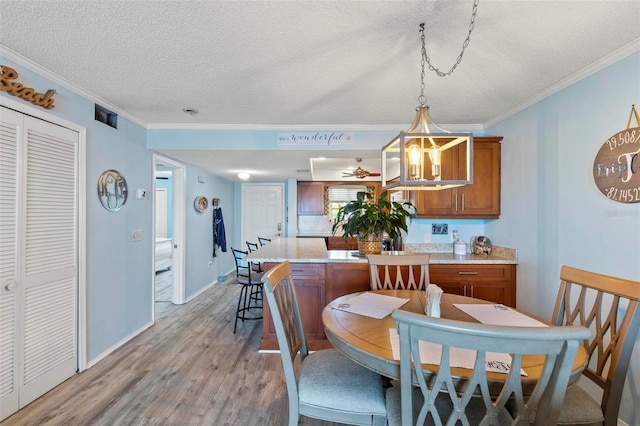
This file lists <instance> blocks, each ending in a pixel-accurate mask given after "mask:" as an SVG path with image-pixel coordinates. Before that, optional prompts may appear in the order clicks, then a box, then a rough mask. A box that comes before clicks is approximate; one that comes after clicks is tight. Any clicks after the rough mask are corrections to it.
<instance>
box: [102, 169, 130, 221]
mask: <svg viewBox="0 0 640 426" xmlns="http://www.w3.org/2000/svg"><path fill="white" fill-rule="evenodd" d="M128 194H129V191H128V189H127V181H126V180H125V178H124V176H123V175H122V173H120V172H119V171H117V170H105V171H104V172H103V173H102V174H101V175H100V177H99V178H98V198H99V199H100V204H102V207H104V208H105V209H107V210H109V211H111V212H115V211H118V210H120V209H121V208H122V206H124V203H126V202H127V196H128Z"/></svg>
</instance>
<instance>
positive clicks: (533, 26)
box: [0, 0, 640, 181]
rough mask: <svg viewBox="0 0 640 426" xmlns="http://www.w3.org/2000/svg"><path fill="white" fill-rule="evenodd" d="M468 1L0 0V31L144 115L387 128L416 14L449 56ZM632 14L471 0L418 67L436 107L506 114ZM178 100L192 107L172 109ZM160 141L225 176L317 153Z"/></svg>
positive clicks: (446, 43) (141, 118) (412, 94)
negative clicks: (199, 148)
mask: <svg viewBox="0 0 640 426" xmlns="http://www.w3.org/2000/svg"><path fill="white" fill-rule="evenodd" d="M472 4H473V1H472V0H461V1H455V2H454V1H193V0H186V1H177V0H176V1H140V0H135V1H120V0H118V1H115V0H101V1H85V2H80V1H62V0H52V1H39V0H30V1H14V0H2V8H1V9H0V44H1V45H2V46H6V47H8V48H9V49H10V50H11V51H13V52H15V53H17V54H19V55H22V56H24V57H26V58H28V59H29V60H32V61H34V62H35V63H37V64H39V65H41V66H42V67H44V68H46V69H48V70H50V71H51V72H53V73H55V74H57V75H59V76H61V77H62V78H64V79H66V80H68V81H70V82H73V83H74V84H75V85H76V86H78V87H80V88H82V89H84V90H86V91H88V92H90V93H92V94H94V95H95V96H96V97H97V98H98V99H101V100H104V101H105V102H106V103H107V105H113V106H115V107H117V108H118V110H119V111H122V112H124V113H126V115H127V116H128V117H130V118H133V119H135V120H137V121H138V122H140V123H143V124H145V125H149V126H154V125H158V126H159V125H162V126H166V125H180V126H187V125H191V126H197V125H203V126H205V125H206V126H208V127H212V126H215V125H220V126H229V125H232V126H237V127H238V128H242V127H244V128H249V129H251V128H256V127H260V126H280V127H281V128H284V129H286V128H288V127H291V128H294V127H296V126H301V127H305V126H306V127H307V128H313V126H318V127H323V128H326V127H327V126H336V127H339V126H341V125H342V126H346V125H349V126H353V125H361V126H364V127H366V126H386V128H389V126H397V130H398V131H400V130H406V128H407V127H408V125H409V124H410V122H411V120H412V119H413V114H414V108H415V106H416V105H417V97H418V95H419V94H420V39H419V33H418V26H419V23H420V22H425V23H426V40H427V52H428V54H429V56H430V57H431V58H432V63H433V64H434V65H435V66H436V67H439V68H441V69H443V70H448V69H449V68H450V67H451V66H452V65H453V64H454V63H455V60H456V58H457V56H458V54H459V53H460V48H461V45H462V42H463V40H464V38H465V37H466V34H467V31H468V27H469V19H470V16H471V9H472ZM639 22H640V2H639V1H637V0H631V1H609V0H607V1H605V0H602V1H577V0H572V1H516V0H504V1H503V0H500V1H498V0H482V1H480V4H479V6H478V16H477V19H476V23H475V29H474V32H473V34H472V35H471V40H470V44H469V47H468V49H467V51H466V53H465V55H464V58H463V60H462V62H461V64H460V65H459V66H458V68H457V69H456V70H455V72H454V73H453V74H452V75H451V76H449V77H446V78H440V77H438V76H437V75H436V74H435V73H433V72H429V71H427V75H426V80H425V83H426V87H425V94H426V95H427V98H428V104H429V105H430V106H431V108H432V114H433V116H434V119H435V121H436V122H437V123H440V124H452V125H459V126H462V127H464V126H465V125H474V124H475V125H482V124H486V123H490V122H492V121H494V120H496V119H498V118H500V117H502V116H505V115H508V114H509V113H510V112H511V111H513V110H514V109H517V108H519V107H520V106H522V105H523V104H526V103H527V102H528V101H530V100H531V99H534V98H536V97H537V96H540V94H541V93H544V92H545V91H547V90H549V88H551V87H553V86H554V85H557V84H559V83H561V82H562V81H563V80H565V79H567V78H571V76H574V75H575V74H576V73H579V72H580V71H581V70H583V69H585V68H586V67H589V66H591V65H592V64H594V63H596V62H598V61H601V60H603V58H606V57H607V56H608V55H610V54H612V53H613V52H615V51H617V50H619V49H621V48H625V47H626V46H628V45H629V44H630V43H635V42H637V41H638V40H639V39H640V25H639V24H638V23H639ZM0 47H1V46H0ZM185 107H190V108H195V109H197V110H199V114H197V115H195V116H191V115H189V114H186V113H184V112H183V111H182V109H183V108H185ZM166 153H167V154H169V155H172V156H173V157H175V158H177V159H180V160H182V161H185V162H187V163H189V164H193V165H195V166H198V167H201V168H203V169H205V170H209V171H211V172H212V173H214V174H217V175H220V176H222V177H225V178H227V179H231V180H236V179H235V176H234V175H233V174H232V173H234V171H235V170H236V169H241V168H251V169H252V170H256V171H258V172H259V173H254V177H253V178H252V180H253V179H255V180H258V181H259V180H263V181H264V180H279V179H283V178H291V177H296V178H298V179H305V176H306V175H304V174H300V173H299V172H297V171H296V170H300V169H311V164H310V161H309V157H312V156H314V155H315V154H313V155H310V153H309V152H308V151H307V152H305V151H277V152H264V151H261V152H260V153H259V154H256V153H251V152H244V151H227V150H222V151H214V152H212V151H210V152H208V153H207V152H194V151H166ZM324 154H325V155H326V153H324ZM332 154H333V155H332V156H338V154H340V155H339V156H340V157H345V158H348V159H349V160H348V161H349V162H351V163H353V166H356V164H355V160H354V158H355V157H364V158H373V159H375V158H376V156H377V157H378V158H379V152H378V153H376V152H375V151H373V152H372V151H369V152H363V151H360V152H349V151H345V152H338V151H334V152H332ZM320 155H322V152H318V153H317V156H320ZM270 159H273V160H274V161H269V160H270ZM327 163H331V162H330V161H329V162H327ZM374 163H377V164H378V167H379V160H377V161H374ZM339 167H343V166H342V165H341V166H339ZM371 167H373V166H371ZM321 168H322V167H321V166H320V163H318V164H315V165H314V167H313V169H314V171H316V172H317V171H318V170H320V169H321ZM365 168H366V167H365ZM338 171H341V170H338ZM371 171H376V170H371ZM378 171H379V170H378ZM260 172H262V173H260ZM303 175H304V176H303ZM308 176H309V177H310V175H308ZM307 178H308V177H307ZM314 178H316V179H318V178H317V177H316V176H314Z"/></svg>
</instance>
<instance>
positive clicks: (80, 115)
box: [0, 56, 234, 362]
mask: <svg viewBox="0 0 640 426" xmlns="http://www.w3.org/2000/svg"><path fill="white" fill-rule="evenodd" d="M0 63H2V64H3V65H7V66H10V67H12V68H14V69H15V70H16V71H17V72H18V74H19V81H20V83H22V84H23V85H25V86H28V87H34V88H37V89H38V90H43V91H46V90H48V89H55V90H56V91H57V93H56V95H55V97H54V99H55V105H56V106H55V108H54V109H53V110H48V111H47V112H48V113H50V114H52V115H54V116H57V117H60V118H62V119H65V120H67V121H70V122H73V123H76V124H78V125H80V126H84V127H86V129H87V154H86V159H87V163H86V182H87V189H86V191H87V193H86V194H85V196H86V199H87V247H86V251H87V264H86V271H87V360H88V361H89V362H91V360H92V359H94V358H96V357H99V356H101V355H104V354H105V351H108V350H109V349H110V348H112V347H113V346H114V345H116V344H118V343H119V342H121V341H122V340H123V339H126V338H128V337H130V336H131V335H132V333H134V332H136V331H137V330H139V329H141V328H142V327H145V326H146V325H148V324H149V323H150V322H151V321H152V320H153V319H152V317H151V315H152V314H151V312H152V303H153V302H152V300H153V297H152V289H153V271H152V270H153V266H152V262H151V259H152V253H153V250H154V243H153V229H152V223H153V221H152V215H153V200H154V198H153V196H151V197H148V198H146V199H143V200H138V199H136V198H135V191H136V189H137V188H143V189H146V190H147V192H148V193H149V194H151V192H152V189H153V182H152V179H153V156H152V154H153V152H152V151H151V150H149V149H147V129H145V128H144V127H142V126H140V125H138V124H136V123H134V122H131V121H129V120H127V119H126V118H124V117H123V116H122V115H120V116H119V117H118V129H114V128H111V127H109V126H107V125H105V124H103V123H100V122H98V121H95V120H94V102H93V101H91V100H89V99H87V98H85V97H83V96H81V95H78V94H77V93H75V92H74V91H72V90H70V89H68V88H66V87H63V86H61V85H59V84H56V83H55V82H52V81H50V80H49V79H47V78H46V77H44V76H42V75H39V74H38V73H36V72H33V71H31V70H30V69H29V68H26V67H24V66H22V65H19V64H17V63H16V62H14V61H12V60H10V59H9V58H7V57H5V56H0ZM0 96H2V97H6V98H8V99H11V100H12V101H17V102H24V103H25V105H29V106H32V105H31V104H29V103H27V102H26V101H22V100H20V99H19V98H17V97H15V96H9V95H7V94H6V93H5V92H0ZM107 108H108V106H107ZM108 169H115V170H118V171H120V172H122V173H123V174H124V176H125V178H126V180H127V185H128V188H129V191H130V192H129V198H128V200H127V203H126V204H125V206H124V207H123V208H122V209H121V210H120V211H117V212H109V211H107V210H105V209H104V208H103V207H102V205H101V204H100V202H99V200H98V196H97V194H96V182H97V180H98V177H99V176H100V174H101V173H102V172H103V171H105V170H108ZM198 175H203V176H204V177H205V179H206V180H207V182H208V183H207V184H206V186H205V187H204V188H203V187H196V185H197V183H195V182H197V176H198ZM187 181H188V182H187V197H188V198H187V204H188V206H189V207H188V209H189V211H190V212H195V210H194V209H193V207H192V206H193V200H194V198H195V195H194V194H196V193H200V192H202V193H203V194H205V195H207V196H208V197H209V198H211V197H212V196H214V195H215V194H218V195H217V196H220V198H223V199H227V200H229V202H228V204H227V208H226V211H225V214H226V215H227V216H230V217H233V216H234V212H233V205H234V200H233V184H232V183H231V182H228V181H225V180H223V179H219V178H216V177H214V176H213V175H210V174H208V173H204V172H202V171H201V170H197V169H194V168H192V167H190V166H187ZM187 216H188V218H187V240H186V251H187V257H186V265H185V267H186V271H187V283H186V297H187V298H189V296H191V295H193V294H195V293H196V292H197V291H199V290H200V289H202V288H203V287H204V286H205V285H206V284H208V283H210V282H212V281H215V280H216V278H217V277H218V275H220V274H222V273H226V272H228V271H230V270H231V269H232V267H233V259H231V258H230V255H229V256H222V257H220V258H217V259H215V260H214V263H213V264H212V265H211V266H208V261H207V260H204V259H203V258H201V256H209V258H210V257H211V252H210V247H211V244H212V243H211V237H210V236H211V223H210V222H211V221H210V220H202V221H196V220H194V218H192V217H191V215H187ZM190 219H191V220H190ZM134 229H140V230H142V235H143V238H142V241H140V242H132V241H131V234H132V231H133V230H134ZM207 245H208V246H207ZM205 246H206V247H205ZM189 255H191V256H193V257H191V258H190V257H189Z"/></svg>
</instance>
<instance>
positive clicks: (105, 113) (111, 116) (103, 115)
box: [95, 104, 118, 129]
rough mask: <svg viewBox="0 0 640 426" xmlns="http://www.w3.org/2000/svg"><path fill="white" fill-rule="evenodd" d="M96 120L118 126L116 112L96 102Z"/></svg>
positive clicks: (114, 126)
mask: <svg viewBox="0 0 640 426" xmlns="http://www.w3.org/2000/svg"><path fill="white" fill-rule="evenodd" d="M95 118H96V121H99V122H101V123H104V124H106V125H107V126H110V127H113V128H114V129H117V128H118V114H116V113H115V112H112V111H109V110H108V109H106V108H105V107H102V106H100V105H98V104H96V116H95Z"/></svg>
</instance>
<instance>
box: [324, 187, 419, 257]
mask: <svg viewBox="0 0 640 426" xmlns="http://www.w3.org/2000/svg"><path fill="white" fill-rule="evenodd" d="M410 207H413V204H411V203H409V202H404V203H398V202H395V201H388V200H387V191H383V192H382V193H381V194H380V196H379V197H378V199H377V200H375V199H374V196H373V195H372V194H370V193H368V192H358V194H357V198H356V199H355V200H353V201H350V202H348V203H347V204H345V205H344V206H342V207H340V208H339V209H338V213H337V215H336V217H335V222H334V223H333V227H332V229H331V231H332V233H333V235H335V234H336V232H337V231H338V230H339V229H342V231H343V238H344V239H345V241H346V240H347V239H348V238H349V237H356V238H357V240H358V251H359V252H360V254H362V255H365V254H377V253H380V252H381V251H382V239H383V237H384V235H385V234H386V235H387V236H388V237H389V238H390V239H391V241H393V242H397V241H399V239H400V237H401V235H402V231H405V232H407V218H409V219H411V213H410V212H409V211H408V210H407V209H406V208H410Z"/></svg>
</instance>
